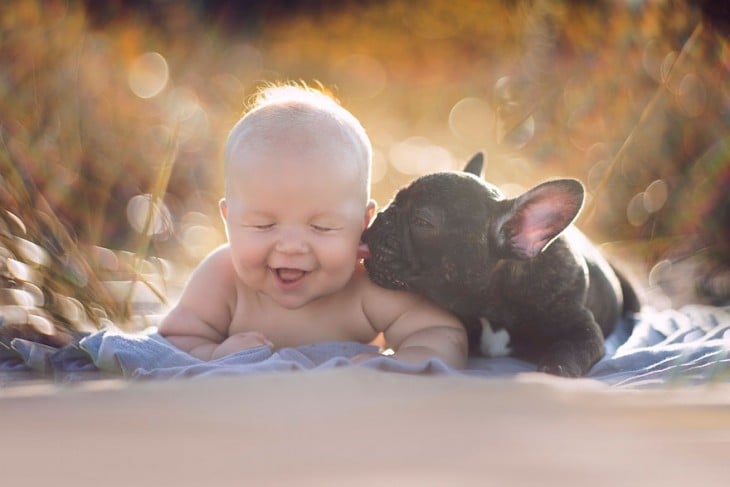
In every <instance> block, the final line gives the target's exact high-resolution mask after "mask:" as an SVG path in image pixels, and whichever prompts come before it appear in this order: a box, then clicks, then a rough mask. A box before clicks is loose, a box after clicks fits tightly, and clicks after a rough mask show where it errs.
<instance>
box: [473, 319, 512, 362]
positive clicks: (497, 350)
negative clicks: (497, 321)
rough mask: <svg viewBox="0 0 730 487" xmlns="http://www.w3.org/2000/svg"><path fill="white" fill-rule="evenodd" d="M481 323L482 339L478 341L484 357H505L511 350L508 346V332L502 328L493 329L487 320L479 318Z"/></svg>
mask: <svg viewBox="0 0 730 487" xmlns="http://www.w3.org/2000/svg"><path fill="white" fill-rule="evenodd" d="M479 322H480V323H481V324H482V339H481V341H480V343H479V349H480V350H481V351H482V354H483V355H484V356H485V357H492V358H493V357H506V356H507V355H509V354H510V352H512V349H511V348H510V346H509V341H510V337H509V333H508V332H507V330H505V329H504V328H503V329H501V330H499V331H496V332H495V331H494V330H493V329H492V325H491V324H490V323H489V320H487V319H486V318H479Z"/></svg>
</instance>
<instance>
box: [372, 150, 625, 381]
mask: <svg viewBox="0 0 730 487" xmlns="http://www.w3.org/2000/svg"><path fill="white" fill-rule="evenodd" d="M468 170H470V171H471V172H474V173H476V174H478V173H479V172H480V171H481V162H480V161H479V160H478V159H475V160H473V161H472V163H470V165H469V166H468ZM582 202H583V188H582V186H581V185H580V183H578V182H577V181H574V180H557V181H551V182H548V183H543V184H542V185H539V186H537V187H535V188H533V189H532V190H530V191H528V192H527V193H525V194H523V195H522V196H520V197H518V198H515V199H505V198H504V197H503V195H502V194H501V193H500V192H499V190H497V189H496V188H495V187H493V186H491V185H490V184H488V183H486V182H484V181H483V180H482V179H481V178H479V177H477V176H475V175H474V174H470V173H466V172H465V173H455V172H445V173H436V174H431V175H427V176H424V177H422V178H419V179H417V180H416V181H414V182H413V183H411V185H409V186H408V187H406V188H404V189H402V190H400V191H399V192H398V194H397V195H396V197H395V199H394V200H393V201H392V202H391V203H390V204H389V205H388V207H387V208H386V209H385V210H384V211H382V212H381V213H380V214H379V215H378V217H377V218H376V219H375V221H374V222H373V224H372V225H371V227H370V228H369V229H368V230H366V232H365V233H364V235H363V241H364V242H365V243H366V244H367V245H368V246H369V248H370V252H371V258H370V259H368V260H366V261H365V265H366V267H367V269H368V273H369V275H370V277H371V279H372V280H373V281H374V282H376V283H377V284H380V285H382V286H385V287H390V288H396V289H406V290H409V291H412V292H416V293H419V294H423V295H425V296H427V297H428V298H429V299H431V300H432V301H434V302H436V303H438V304H439V305H441V306H443V307H445V308H447V309H449V310H451V311H452V312H453V313H455V314H456V315H457V316H459V317H460V318H461V320H462V321H463V323H464V325H465V326H466V328H467V331H468V333H469V339H470V344H471V346H472V348H473V349H474V350H478V349H479V348H481V349H482V350H483V351H485V352H488V353H489V351H490V350H489V349H490V346H489V345H488V344H482V345H483V346H481V347H480V341H481V339H482V338H488V337H489V336H493V334H492V333H491V331H499V330H505V331H506V332H507V333H508V334H509V349H510V351H511V353H512V355H514V356H516V357H519V358H523V359H525V360H529V361H531V362H534V363H536V364H537V365H538V368H539V369H540V370H543V371H546V372H550V373H554V374H558V375H566V376H579V375H583V374H584V373H585V372H587V371H588V369H589V368H590V367H591V366H592V365H593V364H594V363H595V362H596V361H597V360H598V359H599V358H600V357H601V356H602V355H603V353H604V345H603V343H604V336H605V335H606V334H608V333H609V332H610V331H611V329H612V327H613V325H614V324H615V323H616V321H617V320H618V319H619V318H620V315H621V314H622V312H623V311H625V310H628V309H633V310H635V309H637V308H638V301H637V299H636V295H635V294H634V292H633V290H632V289H631V287H630V285H629V284H628V283H627V282H625V281H624V280H623V279H622V278H620V277H619V276H618V275H617V274H616V273H615V272H614V271H613V269H612V268H611V266H610V265H609V264H608V262H607V261H606V260H605V259H604V258H603V257H602V256H601V254H600V253H599V252H598V251H597V249H595V247H593V246H592V245H591V244H590V242H588V240H587V239H586V238H585V237H584V236H583V235H582V234H581V233H580V231H578V230H577V229H575V228H574V227H572V226H571V227H569V225H570V224H571V222H572V221H573V220H574V219H575V217H576V215H577V214H578V212H579V211H580V208H581V206H582ZM566 228H567V230H566ZM624 294H625V295H626V299H625V300H624ZM486 325H489V327H490V328H491V331H490V333H485V334H484V336H482V328H483V327H484V326H486Z"/></svg>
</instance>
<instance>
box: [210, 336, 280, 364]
mask: <svg viewBox="0 0 730 487" xmlns="http://www.w3.org/2000/svg"><path fill="white" fill-rule="evenodd" d="M263 345H266V346H267V347H270V348H274V344H273V343H272V342H271V341H270V340H269V339H268V338H266V337H265V336H264V334H263V333H259V332H258V331H244V332H241V333H235V334H233V335H231V336H229V337H228V338H226V339H225V340H223V342H222V343H221V344H220V345H218V346H217V347H216V349H215V350H213V353H212V354H211V357H210V359H211V360H215V359H219V358H221V357H225V356H226V355H230V354H232V353H236V352H240V351H241V350H248V349H249V348H256V347H261V346H263Z"/></svg>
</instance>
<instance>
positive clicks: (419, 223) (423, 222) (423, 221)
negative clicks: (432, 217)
mask: <svg viewBox="0 0 730 487" xmlns="http://www.w3.org/2000/svg"><path fill="white" fill-rule="evenodd" d="M411 224H412V225H413V226H414V227H418V228H423V229H432V228H434V227H435V225H434V224H433V223H431V222H430V221H429V220H428V219H427V218H424V217H422V216H418V215H416V216H414V217H413V218H411Z"/></svg>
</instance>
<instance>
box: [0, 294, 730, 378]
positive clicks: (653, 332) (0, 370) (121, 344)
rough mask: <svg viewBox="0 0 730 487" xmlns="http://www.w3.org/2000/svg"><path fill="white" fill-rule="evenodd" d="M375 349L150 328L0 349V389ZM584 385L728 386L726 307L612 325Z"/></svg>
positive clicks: (506, 371)
mask: <svg viewBox="0 0 730 487" xmlns="http://www.w3.org/2000/svg"><path fill="white" fill-rule="evenodd" d="M375 350H376V348H375V347H373V346H370V345H363V344H360V343H351V342H328V343H317V344H312V345H307V346H302V347H297V348H283V349H278V350H272V349H270V348H269V347H266V346H261V347H257V348H253V349H249V350H244V351H241V352H238V353H235V354H232V355H228V356H226V357H223V358H220V359H218V360H213V361H210V362H206V361H202V360H199V359H197V358H195V357H192V356H191V355H189V354H187V353H185V352H183V351H181V350H179V349H177V348H176V347H175V346H173V345H172V344H171V343H170V342H168V341H167V340H166V339H165V338H164V337H162V336H160V335H159V334H158V333H157V332H156V330H155V329H154V328H153V329H150V330H147V331H146V332H143V333H135V334H131V333H124V332H121V331H119V330H116V329H104V330H101V331H98V332H96V333H93V334H90V335H87V336H85V337H83V338H82V339H80V340H79V341H78V342H77V343H74V344H72V345H69V346H66V347H63V348H60V349H56V348H53V347H49V346H47V345H42V344H39V343H34V342H30V341H27V340H23V339H18V338H16V339H14V340H12V342H11V343H10V346H9V347H7V346H4V347H1V348H0V384H2V382H3V381H6V380H12V379H13V377H14V376H18V377H21V376H23V374H25V375H26V376H27V375H28V374H36V375H37V376H45V377H48V376H50V377H53V378H55V379H56V380H60V381H74V380H85V379H92V378H101V377H109V376H112V377H115V376H116V377H120V376H121V377H127V378H136V379H142V378H147V379H151V378H175V377H205V376H214V375H238V374H252V373H263V372H282V371H303V370H312V369H326V368H332V367H347V366H353V363H352V361H351V358H352V357H353V356H355V355H357V354H360V353H363V352H373V351H375ZM359 366H362V367H369V368H373V369H376V370H382V371H387V372H396V373H405V374H466V375H471V376H480V377H511V376H515V375H517V374H520V373H523V372H532V371H534V370H535V366H534V365H532V364H529V363H527V362H524V361H521V360H518V359H515V358H511V357H502V358H494V359H488V358H482V357H473V358H470V359H469V362H468V364H467V366H466V368H465V369H464V370H455V369H452V368H450V367H449V366H448V365H446V364H445V363H444V362H442V361H441V360H438V359H431V360H428V361H425V362H423V363H420V364H406V363H402V362H399V361H397V360H395V359H392V358H389V357H388V356H378V357H374V358H372V359H370V360H368V361H366V362H363V363H362V364H360V365H359ZM587 377H588V378H590V379H594V380H596V381H600V382H602V383H605V384H608V385H610V386H614V387H634V388H637V387H638V388H647V387H658V386H666V385H672V384H682V385H687V384H703V383H711V382H728V381H730V307H711V306H700V305H692V306H686V307H683V308H681V309H679V310H663V311H656V310H652V309H645V310H643V311H642V312H641V313H639V314H637V315H636V316H634V317H633V318H631V319H625V320H623V321H621V322H620V323H619V324H618V326H617V327H616V330H615V331H614V332H613V333H612V335H611V336H609V337H608V338H607V340H606V354H605V356H604V357H603V358H602V359H601V360H600V361H599V362H598V363H597V364H596V365H595V366H594V367H593V368H592V369H591V370H590V371H589V373H588V374H587Z"/></svg>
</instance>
